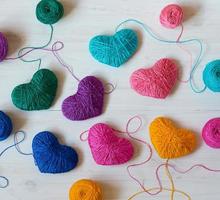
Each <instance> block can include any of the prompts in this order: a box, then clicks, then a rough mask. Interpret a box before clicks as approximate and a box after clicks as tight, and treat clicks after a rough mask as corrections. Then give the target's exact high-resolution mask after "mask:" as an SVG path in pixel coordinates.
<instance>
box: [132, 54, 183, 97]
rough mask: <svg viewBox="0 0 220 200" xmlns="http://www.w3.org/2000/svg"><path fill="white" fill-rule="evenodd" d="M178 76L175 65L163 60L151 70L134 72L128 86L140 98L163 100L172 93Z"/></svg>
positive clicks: (144, 69) (166, 59)
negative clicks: (147, 97)
mask: <svg viewBox="0 0 220 200" xmlns="http://www.w3.org/2000/svg"><path fill="white" fill-rule="evenodd" d="M178 76H179V69H178V68H177V66H176V64H175V63H174V62H173V61H172V60H170V59H168V58H163V59H160V60H159V61H157V62H156V63H155V64H154V65H153V66H152V67H151V68H141V69H138V70H136V71H134V72H133V73H132V75H131V77H130V85H131V88H132V89H133V90H135V91H136V92H137V93H138V94H140V95H142V96H149V97H154V98H159V99H164V98H166V97H167V96H168V95H169V94H170V93H171V92H172V90H173V88H174V86H175V84H176V82H177V79H178Z"/></svg>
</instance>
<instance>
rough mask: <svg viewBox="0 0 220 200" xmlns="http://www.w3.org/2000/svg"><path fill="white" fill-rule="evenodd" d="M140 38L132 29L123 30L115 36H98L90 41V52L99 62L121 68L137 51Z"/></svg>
mask: <svg viewBox="0 0 220 200" xmlns="http://www.w3.org/2000/svg"><path fill="white" fill-rule="evenodd" d="M137 48H138V36H137V33H136V32H135V31H133V30H131V29H122V30H120V31H118V32H116V33H115V35H113V36H107V35H98V36H96V37H94V38H92V39H91V40H90V43H89V51H90V53H91V55H92V56H93V57H94V58H95V59H96V60H97V61H99V62H101V63H104V64H107V65H110V66H112V67H119V66H121V65H122V64H124V63H125V62H127V61H128V60H129V58H130V57H131V56H132V55H133V54H134V53H135V52H136V51H137Z"/></svg>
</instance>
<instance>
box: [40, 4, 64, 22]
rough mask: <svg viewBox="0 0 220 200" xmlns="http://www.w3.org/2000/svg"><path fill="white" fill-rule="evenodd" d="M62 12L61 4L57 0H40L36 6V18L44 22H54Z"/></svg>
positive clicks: (60, 16)
mask: <svg viewBox="0 0 220 200" xmlns="http://www.w3.org/2000/svg"><path fill="white" fill-rule="evenodd" d="M63 14H64V8H63V5H62V4H61V3H60V2H58V1H57V0H42V1H40V2H39V3H38V5H37V8H36V16H37V19H38V20H39V21H40V22H42V23H44V24H55V23H56V22H58V21H59V20H60V19H61V18H62V16H63Z"/></svg>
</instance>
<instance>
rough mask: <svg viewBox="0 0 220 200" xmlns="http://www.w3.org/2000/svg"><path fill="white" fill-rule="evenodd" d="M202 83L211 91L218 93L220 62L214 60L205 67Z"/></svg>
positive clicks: (219, 88) (219, 90) (219, 89)
mask: <svg viewBox="0 0 220 200" xmlns="http://www.w3.org/2000/svg"><path fill="white" fill-rule="evenodd" d="M203 81H204V83H205V85H206V87H208V88H209V89H210V90H211V91H213V92H220V60H214V61H212V62H209V63H208V64H207V65H206V67H205V69H204V71H203Z"/></svg>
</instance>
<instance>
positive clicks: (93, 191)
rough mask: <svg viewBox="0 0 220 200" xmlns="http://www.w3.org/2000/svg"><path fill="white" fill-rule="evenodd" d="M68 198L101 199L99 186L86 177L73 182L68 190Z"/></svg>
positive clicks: (78, 199)
mask: <svg viewBox="0 0 220 200" xmlns="http://www.w3.org/2000/svg"><path fill="white" fill-rule="evenodd" d="M69 200H103V196H102V191H101V188H100V186H99V185H98V184H97V183H96V182H94V181H92V180H88V179H81V180H79V181H77V182H76V183H74V184H73V186H72V187H71V188H70V191H69Z"/></svg>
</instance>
